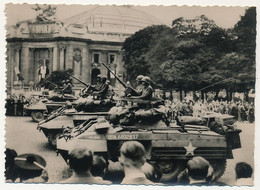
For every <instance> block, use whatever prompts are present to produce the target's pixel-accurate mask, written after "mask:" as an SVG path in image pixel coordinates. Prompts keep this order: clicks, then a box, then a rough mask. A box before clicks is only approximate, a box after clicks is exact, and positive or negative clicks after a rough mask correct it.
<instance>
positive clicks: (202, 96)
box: [200, 91, 204, 100]
mask: <svg viewBox="0 0 260 190" xmlns="http://www.w3.org/2000/svg"><path fill="white" fill-rule="evenodd" d="M200 93H201V100H204V92H203V91H201V92H200Z"/></svg>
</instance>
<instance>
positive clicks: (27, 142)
mask: <svg viewBox="0 0 260 190" xmlns="http://www.w3.org/2000/svg"><path fill="white" fill-rule="evenodd" d="M236 125H237V128H238V129H241V130H242V132H241V133H240V139H241V144H242V148H240V149H236V150H233V155H234V159H228V160H227V168H226V171H225V173H224V175H223V176H222V177H221V178H220V179H219V180H218V181H219V182H222V183H225V184H227V185H234V183H235V171H234V168H235V165H236V163H237V162H242V161H244V162H247V163H249V164H250V165H251V166H252V167H253V166H254V131H255V128H254V124H250V123H248V122H244V123H239V122H237V123H236ZM5 128H6V135H5V137H6V147H7V148H11V149H14V150H16V151H17V153H18V154H23V153H35V154H39V155H41V156H42V157H44V158H45V160H46V162H47V167H46V168H47V171H48V174H49V182H50V183H55V182H59V181H61V180H62V179H64V178H66V177H68V175H69V174H68V165H67V164H66V163H65V161H64V160H63V159H62V157H61V156H60V155H58V156H57V154H56V151H55V150H53V149H52V148H51V147H50V146H49V145H48V142H47V138H46V137H45V136H44V134H43V133H42V132H39V131H38V130H37V123H35V122H33V121H31V117H7V118H6V127H5Z"/></svg>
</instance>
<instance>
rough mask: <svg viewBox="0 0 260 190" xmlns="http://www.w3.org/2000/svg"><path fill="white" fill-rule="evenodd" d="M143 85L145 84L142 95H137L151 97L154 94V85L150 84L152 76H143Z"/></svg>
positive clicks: (144, 97)
mask: <svg viewBox="0 0 260 190" xmlns="http://www.w3.org/2000/svg"><path fill="white" fill-rule="evenodd" d="M141 81H142V85H143V90H142V94H141V95H140V96H137V97H139V98H142V99H151V98H152V95H153V87H152V86H151V85H150V82H151V80H150V77H148V76H144V77H143V78H142V80H141Z"/></svg>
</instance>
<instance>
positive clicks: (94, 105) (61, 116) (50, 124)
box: [37, 98, 115, 148]
mask: <svg viewBox="0 0 260 190" xmlns="http://www.w3.org/2000/svg"><path fill="white" fill-rule="evenodd" d="M84 99H85V100H84ZM113 106H115V102H114V101H113V100H112V99H110V100H108V99H103V100H94V99H91V100H90V99H87V98H82V99H78V100H77V101H74V102H72V103H67V104H66V105H63V106H62V107H60V108H59V109H57V110H55V111H53V112H52V113H51V114H49V115H48V116H47V117H46V118H45V119H44V120H42V121H40V122H39V123H38V127H37V129H38V130H40V131H42V132H43V133H44V135H45V136H46V137H47V139H48V142H49V144H50V145H51V146H52V147H53V148H56V138H57V136H59V135H60V134H61V133H62V130H63V128H64V127H68V126H69V127H71V128H73V127H74V126H77V125H79V124H81V123H82V122H84V121H85V120H88V119H89V118H92V117H97V116H99V117H105V116H107V115H108V113H107V112H108V111H109V110H110V108H111V107H113Z"/></svg>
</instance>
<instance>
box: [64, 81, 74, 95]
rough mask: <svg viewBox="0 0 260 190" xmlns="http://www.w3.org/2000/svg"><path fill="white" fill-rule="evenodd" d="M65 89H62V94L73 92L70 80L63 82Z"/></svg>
mask: <svg viewBox="0 0 260 190" xmlns="http://www.w3.org/2000/svg"><path fill="white" fill-rule="evenodd" d="M63 86H64V87H63V89H62V94H72V93H73V91H72V84H71V82H70V80H69V79H68V80H66V81H64V82H63Z"/></svg>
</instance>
